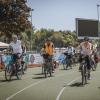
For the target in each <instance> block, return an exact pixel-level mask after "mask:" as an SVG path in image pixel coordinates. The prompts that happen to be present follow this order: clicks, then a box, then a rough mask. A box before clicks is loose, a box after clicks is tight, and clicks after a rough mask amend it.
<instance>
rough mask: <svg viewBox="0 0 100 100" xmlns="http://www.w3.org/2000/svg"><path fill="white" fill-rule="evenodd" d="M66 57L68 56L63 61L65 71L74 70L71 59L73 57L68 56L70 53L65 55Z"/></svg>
mask: <svg viewBox="0 0 100 100" xmlns="http://www.w3.org/2000/svg"><path fill="white" fill-rule="evenodd" d="M64 55H65V56H66V57H65V59H64V61H63V67H64V70H67V69H68V67H70V68H71V69H72V58H71V55H68V53H64Z"/></svg>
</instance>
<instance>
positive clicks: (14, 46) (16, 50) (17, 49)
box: [10, 40, 22, 54]
mask: <svg viewBox="0 0 100 100" xmlns="http://www.w3.org/2000/svg"><path fill="white" fill-rule="evenodd" d="M10 46H11V47H12V49H13V53H15V54H16V53H20V54H22V47H21V41H20V40H17V42H16V43H14V42H13V41H12V42H11V43H10Z"/></svg>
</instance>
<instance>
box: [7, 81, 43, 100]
mask: <svg viewBox="0 0 100 100" xmlns="http://www.w3.org/2000/svg"><path fill="white" fill-rule="evenodd" d="M44 81H45V80H44ZM41 82H43V81H38V82H35V83H33V84H31V85H29V86H27V87H25V88H23V89H22V90H20V91H18V92H16V93H14V94H12V95H11V96H9V97H7V98H6V100H10V99H12V98H13V97H14V96H16V95H18V94H19V93H21V92H23V91H24V90H26V89H28V88H31V87H32V86H35V85H37V84H39V83H41Z"/></svg>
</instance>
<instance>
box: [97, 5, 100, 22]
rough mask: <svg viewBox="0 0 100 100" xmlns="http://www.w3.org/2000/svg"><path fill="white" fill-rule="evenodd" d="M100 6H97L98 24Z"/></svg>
mask: <svg viewBox="0 0 100 100" xmlns="http://www.w3.org/2000/svg"><path fill="white" fill-rule="evenodd" d="M99 6H100V5H97V16H98V22H99Z"/></svg>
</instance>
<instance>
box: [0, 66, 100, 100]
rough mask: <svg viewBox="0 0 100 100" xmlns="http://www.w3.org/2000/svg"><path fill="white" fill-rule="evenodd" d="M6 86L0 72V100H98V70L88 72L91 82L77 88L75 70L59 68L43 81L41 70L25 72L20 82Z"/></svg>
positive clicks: (77, 78)
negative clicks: (90, 73) (90, 75)
mask: <svg viewBox="0 0 100 100" xmlns="http://www.w3.org/2000/svg"><path fill="white" fill-rule="evenodd" d="M15 79H16V77H14V79H13V80H12V81H11V82H6V81H5V79H4V72H0V100H100V67H99V65H98V68H97V70H96V71H92V80H89V81H88V84H87V85H85V86H84V87H82V86H81V84H80V82H81V77H80V72H78V66H74V67H73V69H70V70H63V69H62V66H60V67H59V68H58V69H57V70H56V72H55V73H54V76H53V77H48V78H46V79H45V78H44V76H43V75H41V68H31V69H28V71H27V72H26V74H25V75H24V76H23V77H22V80H15Z"/></svg>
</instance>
